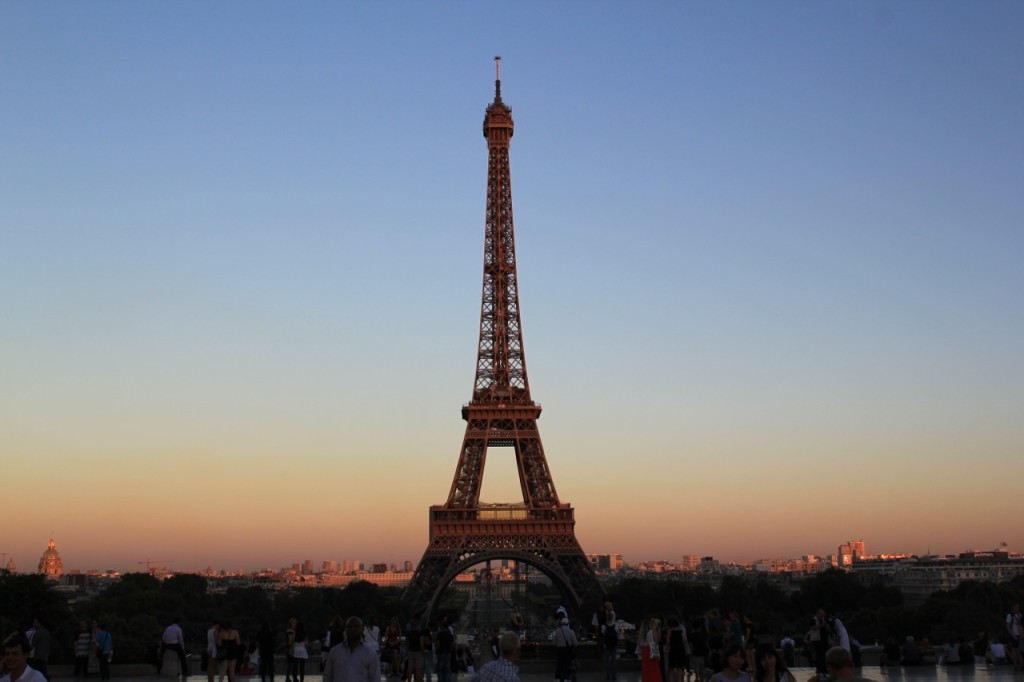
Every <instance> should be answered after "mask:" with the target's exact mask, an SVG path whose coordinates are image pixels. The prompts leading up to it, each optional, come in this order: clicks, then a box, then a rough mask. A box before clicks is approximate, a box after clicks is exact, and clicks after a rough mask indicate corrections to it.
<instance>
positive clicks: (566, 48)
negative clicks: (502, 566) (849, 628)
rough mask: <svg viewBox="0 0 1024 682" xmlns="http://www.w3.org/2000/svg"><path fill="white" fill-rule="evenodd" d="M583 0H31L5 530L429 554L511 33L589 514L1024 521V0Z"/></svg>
mask: <svg viewBox="0 0 1024 682" xmlns="http://www.w3.org/2000/svg"><path fill="white" fill-rule="evenodd" d="M585 6H586V11H581V8H582V7H583V5H582V4H580V3H572V2H568V3H542V2H523V3H514V4H511V5H509V4H484V5H481V4H478V3H474V4H470V3H455V2H443V3H429V4H428V3H346V4H336V3H327V2H304V3H301V4H294V3H287V4H286V3H274V2H245V3H241V2H218V3H200V2H189V1H186V2H176V3H123V2H112V1H103V0H101V1H98V2H91V3H77V4H70V3H28V2H8V3H3V4H0V64H3V66H4V68H3V69H0V88H2V90H3V92H4V93H5V101H6V102H7V106H4V107H2V108H0V288H2V291H3V292H4V296H3V297H0V320H2V321H3V322H2V325H0V434H2V437H0V449H2V453H3V461H4V474H3V477H2V480H3V482H4V486H3V488H4V494H3V500H4V506H5V508H7V509H8V510H12V511H14V512H15V513H14V515H13V517H12V518H13V519H14V523H11V524H7V528H6V529H5V531H4V533H3V534H2V535H0V551H3V552H5V553H6V555H7V556H13V557H14V558H15V560H16V562H17V563H18V564H19V567H20V568H29V567H30V566H31V565H32V564H33V563H34V562H36V561H38V558H39V555H40V553H41V552H42V550H43V549H45V548H46V542H47V540H48V539H49V538H50V537H54V538H55V539H56V541H57V545H58V547H59V548H60V551H61V554H62V556H63V558H64V562H65V566H67V567H74V568H79V569H87V568H99V569H105V568H115V569H118V570H123V571H127V570H138V569H139V567H138V563H137V562H138V561H140V560H146V559H152V558H159V559H165V560H172V561H173V562H174V563H173V564H168V565H169V567H171V568H173V569H174V570H188V569H193V568H194V569H199V568H205V567H207V566H214V567H223V568H226V569H235V568H245V569H255V568H260V567H279V566H283V565H289V564H291V563H293V562H296V561H301V560H303V559H313V560H314V561H316V562H317V563H318V564H319V562H320V561H321V560H325V559H330V560H343V559H357V560H360V561H364V562H375V561H381V562H392V563H398V564H401V563H402V562H404V561H406V560H411V561H413V562H416V561H418V560H419V558H420V556H421V554H422V552H423V550H424V548H425V547H426V543H427V510H428V508H429V506H430V505H431V504H440V503H443V502H444V501H445V499H446V497H447V494H448V491H449V488H450V487H451V483H452V475H453V471H454V468H455V464H456V462H457V459H458V454H459V446H460V444H461V441H462V436H463V432H464V429H465V423H464V422H463V421H462V419H461V418H460V408H461V406H462V405H463V404H464V403H466V402H467V401H468V400H469V398H470V395H471V391H472V380H473V369H474V362H475V359H476V350H477V339H478V334H479V321H480V297H481V252H482V248H483V226H484V215H483V212H484V201H485V196H484V190H485V186H486V164H487V157H486V143H485V141H484V139H483V138H482V137H481V134H480V131H481V121H482V119H483V112H484V108H485V107H486V106H487V104H488V103H489V102H490V101H491V100H492V99H493V96H494V65H493V61H492V58H493V56H494V55H501V56H502V58H503V59H502V95H503V98H504V101H505V102H506V103H507V104H508V105H509V106H511V108H512V115H513V117H514V119H515V125H516V128H515V136H514V138H513V139H512V142H511V149H510V157H511V169H512V196H513V205H514V212H515V228H516V246H517V258H518V273H519V294H520V302H521V305H522V318H523V336H524V343H525V353H526V358H527V363H528V370H529V376H530V384H531V390H532V394H533V398H534V399H535V400H537V401H538V402H539V403H541V404H542V405H543V407H544V412H543V415H542V416H541V418H540V421H539V427H540V432H541V436H542V438H543V441H544V448H545V452H546V455H547V460H548V463H549V465H550V468H551V471H552V475H553V478H554V482H555V486H556V488H557V492H558V495H559V497H560V498H561V500H562V501H563V502H570V503H571V504H572V505H573V507H574V508H575V510H576V537H577V538H578V539H579V541H580V544H581V545H582V546H583V549H584V550H585V551H586V552H588V553H620V554H623V555H624V556H625V558H626V560H627V561H628V562H638V561H642V560H646V559H668V560H678V558H679V557H680V556H682V555H684V554H698V555H713V556H715V557H716V558H718V559H720V560H723V561H741V560H750V559H757V558H773V557H784V556H799V555H802V554H808V553H811V554H828V553H833V552H835V550H836V546H837V545H838V544H839V543H841V542H844V541H847V540H850V539H853V538H862V539H864V540H865V541H866V542H867V544H868V547H869V551H870V552H871V553H897V552H913V553H918V554H924V553H947V552H949V553H952V552H958V551H962V550H966V549H970V548H978V549H991V548H994V547H996V546H998V545H999V543H1001V542H1006V543H1007V545H1008V547H1009V549H1011V550H1016V551H1020V550H1022V549H1024V530H1022V529H1021V524H1019V523H1016V522H1015V519H1017V518H1018V517H1019V507H1020V492H1019V490H1020V484H1021V480H1022V477H1024V464H1022V462H1024V458H1022V454H1024V419H1022V418H1021V415H1022V414H1024V353H1022V352H1021V348H1024V267H1021V256H1022V254H1024V192H1021V186H1022V181H1024V132H1022V127H1021V125H1020V121H1021V120H1024V89H1022V88H1021V78H1020V65H1021V64H1022V63H1024V41H1021V40H1020V36H1021V35H1022V32H1024V4H1021V3H1018V2H989V3H962V2H927V3H925V2H905V3H890V2H831V3H822V4H806V3H800V4H798V3H774V4H770V5H766V4H760V3H712V2H691V3H671V2H649V3H618V2H588V3H586V5H585ZM506 455H507V456H506ZM482 498H483V499H484V500H485V501H493V502H511V501H520V500H521V498H522V496H521V493H520V491H519V484H518V480H517V477H516V474H515V470H514V465H513V462H512V453H511V450H508V451H507V452H506V451H505V450H493V449H492V450H491V451H490V452H489V457H488V460H487V470H486V472H485V477H484V486H483V495H482Z"/></svg>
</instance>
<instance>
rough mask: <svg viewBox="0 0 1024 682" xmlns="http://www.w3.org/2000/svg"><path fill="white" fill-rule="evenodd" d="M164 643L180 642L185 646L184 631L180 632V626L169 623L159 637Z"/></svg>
mask: <svg viewBox="0 0 1024 682" xmlns="http://www.w3.org/2000/svg"><path fill="white" fill-rule="evenodd" d="M161 639H162V640H163V641H164V643H165V644H180V645H182V646H185V633H184V632H182V630H181V626H180V625H178V624H177V623H171V624H170V625H168V626H167V629H166V630H164V635H163V637H161Z"/></svg>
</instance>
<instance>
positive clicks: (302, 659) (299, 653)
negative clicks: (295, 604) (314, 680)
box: [292, 619, 309, 682]
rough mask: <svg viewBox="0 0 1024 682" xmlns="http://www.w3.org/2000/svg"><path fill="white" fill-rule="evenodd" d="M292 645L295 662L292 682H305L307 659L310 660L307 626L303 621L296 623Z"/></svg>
mask: <svg viewBox="0 0 1024 682" xmlns="http://www.w3.org/2000/svg"><path fill="white" fill-rule="evenodd" d="M293 620H294V619H293ZM292 645H293V646H292V661H294V662H295V668H294V669H293V670H292V682H305V679H306V659H307V658H309V650H308V649H307V648H306V626H305V625H303V624H302V621H301V620H296V621H295V632H294V634H293V635H292Z"/></svg>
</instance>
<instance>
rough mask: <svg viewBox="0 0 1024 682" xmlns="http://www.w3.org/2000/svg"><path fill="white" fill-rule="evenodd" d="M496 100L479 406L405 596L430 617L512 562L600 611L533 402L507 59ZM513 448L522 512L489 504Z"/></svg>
mask: <svg viewBox="0 0 1024 682" xmlns="http://www.w3.org/2000/svg"><path fill="white" fill-rule="evenodd" d="M495 71H496V76H497V77H496V79H495V82H494V101H493V102H492V103H491V104H490V106H488V107H487V111H486V114H485V115H484V137H485V138H487V151H488V162H487V211H486V219H485V225H484V278H483V280H484V281H483V301H482V304H481V308H480V343H479V348H478V350H477V359H476V379H475V381H474V383H473V399H472V400H471V401H470V402H469V404H468V405H464V406H463V408H462V418H463V419H464V420H466V435H465V437H464V438H463V441H462V451H461V453H460V454H459V464H458V466H457V467H456V468H455V478H454V480H453V481H452V487H451V491H450V492H449V493H448V500H447V502H445V503H444V504H443V505H435V506H432V507H431V508H430V543H429V545H428V546H427V550H426V552H424V554H423V558H422V559H421V560H420V563H419V564H418V565H417V567H416V572H415V574H414V575H413V578H412V582H411V583H410V584H409V587H408V588H407V589H406V592H405V598H406V601H407V603H408V604H409V605H410V607H411V608H412V609H413V612H414V613H423V614H425V615H427V616H429V614H430V612H431V611H432V610H433V608H434V606H435V605H436V603H437V600H438V598H439V597H440V596H441V593H442V592H443V591H444V589H445V588H446V587H447V586H448V584H449V583H451V581H452V580H454V578H455V576H457V575H458V574H459V573H461V572H463V571H465V570H466V569H468V568H470V567H471V566H474V565H476V564H479V563H482V562H485V561H491V560H497V559H512V560H515V561H516V562H517V563H522V564H527V565H529V566H532V567H535V568H537V569H538V570H540V571H541V573H543V574H544V575H546V576H547V577H548V578H550V579H551V581H552V583H553V584H554V585H555V586H556V587H557V588H558V590H559V592H561V595H562V598H563V603H564V604H566V605H569V606H572V607H576V608H578V607H580V606H582V605H584V604H587V605H590V604H594V603H596V602H597V601H598V600H599V599H600V597H601V595H602V589H601V585H600V583H598V581H597V578H596V576H595V575H594V571H593V569H592V568H591V566H590V562H589V561H588V560H587V557H586V555H585V554H584V553H583V549H582V548H581V547H580V544H579V542H578V541H577V540H576V534H575V531H574V526H575V523H576V522H575V520H574V519H573V509H572V507H571V506H570V505H569V503H567V502H562V501H561V500H559V498H558V493H557V492H555V484H554V481H552V480H551V471H550V470H549V469H548V463H547V460H546V459H545V458H544V446H543V445H541V441H540V432H539V431H538V430H537V419H538V418H539V417H540V411H541V407H540V405H538V404H537V403H535V402H533V400H532V399H531V398H530V382H529V381H528V379H527V376H526V356H525V354H524V352H523V334H522V326H521V323H520V317H519V285H518V279H517V276H516V246H515V233H514V231H513V228H512V183H511V178H510V173H509V160H508V149H509V140H510V139H511V138H512V130H513V124H512V109H510V108H509V107H508V106H507V105H506V104H505V103H504V102H502V101H501V57H495ZM496 447H506V448H514V449H515V455H516V466H517V468H518V471H519V484H520V486H521V487H522V492H523V502H522V504H487V503H482V502H481V501H480V488H481V484H482V482H483V473H484V464H485V462H486V459H487V449H488V448H496Z"/></svg>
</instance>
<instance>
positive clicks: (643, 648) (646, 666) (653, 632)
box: [636, 618, 662, 682]
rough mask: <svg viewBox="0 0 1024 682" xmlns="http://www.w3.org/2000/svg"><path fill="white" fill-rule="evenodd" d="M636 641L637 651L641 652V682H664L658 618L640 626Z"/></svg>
mask: <svg viewBox="0 0 1024 682" xmlns="http://www.w3.org/2000/svg"><path fill="white" fill-rule="evenodd" d="M636 641H637V649H639V650H640V680H641V682H662V678H661V651H660V649H659V646H658V642H660V641H661V623H660V622H659V621H658V619H657V618H651V619H649V620H645V621H644V622H643V623H641V624H640V631H639V632H638V633H637V639H636Z"/></svg>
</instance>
